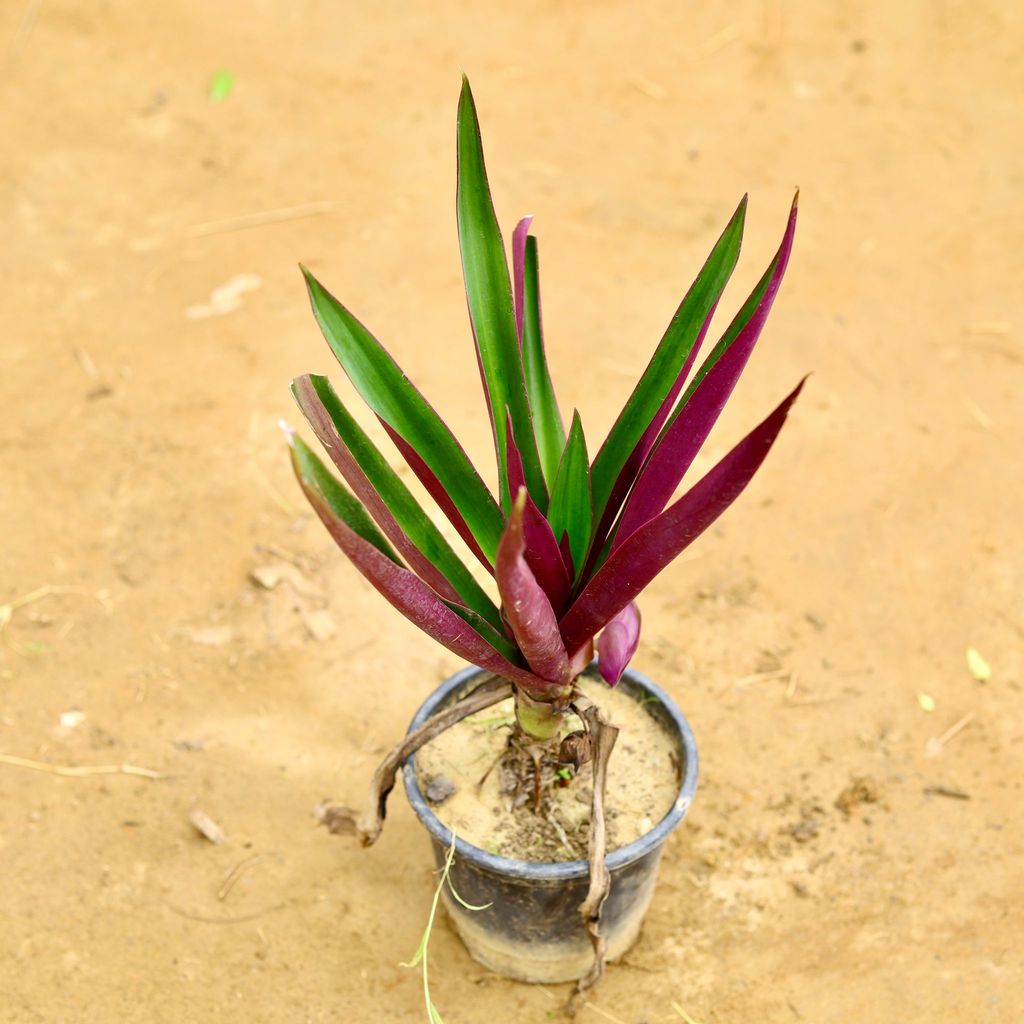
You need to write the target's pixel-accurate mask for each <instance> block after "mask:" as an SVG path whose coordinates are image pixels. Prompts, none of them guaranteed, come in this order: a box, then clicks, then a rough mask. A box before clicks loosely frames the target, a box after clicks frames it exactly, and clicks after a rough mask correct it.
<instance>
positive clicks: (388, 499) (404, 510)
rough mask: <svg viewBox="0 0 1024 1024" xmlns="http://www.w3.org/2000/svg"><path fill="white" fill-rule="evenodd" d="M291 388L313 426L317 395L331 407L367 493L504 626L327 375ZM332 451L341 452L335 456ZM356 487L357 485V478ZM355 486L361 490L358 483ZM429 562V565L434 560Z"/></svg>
mask: <svg viewBox="0 0 1024 1024" xmlns="http://www.w3.org/2000/svg"><path fill="white" fill-rule="evenodd" d="M307 381H308V385H307V383H306V382H307ZM309 390H312V392H313V395H310V394H309ZM292 394H293V395H295V397H296V400H297V401H298V403H299V407H300V408H301V409H302V411H303V413H304V414H305V415H306V418H307V419H308V420H309V421H310V423H311V424H312V425H313V427H314V430H316V429H317V422H314V418H315V417H316V414H317V412H318V410H317V409H316V408H315V401H314V396H315V400H319V405H320V406H321V408H322V410H323V412H326V414H327V416H328V417H329V418H330V422H331V424H333V425H334V429H335V431H336V432H337V437H336V438H335V439H334V447H337V446H338V440H339V439H340V441H341V444H342V445H344V447H345V448H346V449H347V450H348V454H349V455H351V457H352V459H353V460H354V461H355V463H356V464H357V465H358V468H359V469H360V470H362V474H363V477H364V478H365V482H366V483H368V484H369V486H370V487H371V488H372V491H369V492H368V497H371V498H372V497H373V496H374V492H375V493H376V495H377V496H378V498H379V500H380V502H382V503H383V504H384V506H386V509H387V511H388V512H390V515H391V518H392V519H393V523H394V525H396V526H397V527H398V528H399V530H401V532H402V534H404V536H405V538H407V542H411V543H412V544H413V545H414V546H415V549H416V550H418V551H419V552H420V553H421V554H422V555H423V557H424V558H426V559H427V561H428V562H429V563H430V564H431V565H433V566H434V567H436V569H437V570H438V571H439V572H440V573H441V575H442V576H443V577H444V578H445V579H447V580H448V582H449V583H450V584H451V586H452V587H453V588H454V592H453V591H449V593H451V594H452V596H454V594H457V595H458V597H459V598H460V599H461V601H462V603H463V604H465V605H466V606H467V607H468V608H469V609H471V610H472V611H474V612H476V614H477V615H479V616H481V617H482V618H483V619H485V620H486V621H487V622H489V623H490V624H491V626H493V627H494V628H495V629H497V630H499V631H502V630H503V626H502V621H501V614H500V612H499V611H498V608H497V606H496V605H495V603H494V602H493V601H492V600H491V599H490V597H489V596H488V595H487V592H486V591H485V590H484V589H483V587H481V586H480V584H479V583H477V581H476V579H475V578H474V577H473V575H472V573H471V572H470V571H469V570H468V569H467V568H466V566H465V565H464V564H463V562H462V560H461V559H460V558H459V556H458V555H457V554H456V553H455V551H454V550H453V548H452V547H451V545H450V544H449V543H448V541H446V540H445V538H444V536H443V535H442V534H441V531H440V530H439V529H438V528H437V527H436V526H435V525H434V523H433V522H432V521H431V519H430V517H429V516H428V515H427V514H426V512H424V511H423V509H422V508H421V507H420V504H419V502H418V501H417V500H416V499H415V498H414V497H413V495H412V493H411V492H410V491H409V488H408V487H406V486H405V484H404V483H403V482H402V480H401V478H400V477H399V476H398V474H397V473H396V472H395V471H394V469H392V468H391V466H390V464H389V463H388V461H387V459H385V458H384V456H383V455H382V454H381V453H380V451H379V449H378V448H377V446H376V445H375V444H374V443H373V441H371V440H370V438H369V437H368V436H367V434H366V432H365V431H364V430H363V429H362V427H360V426H359V424H358V423H357V422H356V420H355V419H354V418H353V416H352V414H351V413H350V412H349V411H348V410H347V409H346V408H345V406H344V404H343V403H342V401H341V399H340V398H339V397H338V395H337V393H336V392H335V390H334V388H333V387H332V386H331V382H330V381H329V380H328V379H327V378H326V377H323V376H320V375H318V374H308V375H307V377H306V378H299V379H298V380H297V381H295V382H293V383H292ZM311 401H314V405H313V407H312V408H309V407H308V406H309V403H310V402H311ZM320 419H322V413H321V414H320ZM328 430H329V425H328ZM318 436H319V431H318ZM320 440H321V442H323V443H324V445H325V447H328V450H330V448H331V445H330V444H329V443H328V442H330V440H331V439H330V437H329V436H326V437H320ZM332 457H334V458H336V456H332ZM350 468H351V466H350ZM350 482H351V481H350ZM364 486H365V485H364ZM353 487H355V484H354V483H353ZM355 489H356V491H357V493H359V492H358V488H355ZM382 525H383V524H382ZM401 539H402V538H401V536H398V538H397V539H395V543H396V544H399V542H400V541H401ZM416 550H411V551H410V557H412V556H415V554H416ZM410 566H411V567H412V568H413V569H416V566H415V565H412V563H411V562H410ZM426 568H429V566H427V567H426ZM417 571H418V570H417ZM427 582H428V583H431V585H432V586H433V585H434V584H433V583H432V581H431V580H429V579H428V580H427ZM442 582H443V581H442ZM435 589H436V588H435ZM442 596H444V595H442ZM502 653H504V652H502Z"/></svg>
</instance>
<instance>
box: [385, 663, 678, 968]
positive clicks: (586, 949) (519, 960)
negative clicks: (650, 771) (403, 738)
mask: <svg viewBox="0 0 1024 1024" xmlns="http://www.w3.org/2000/svg"><path fill="white" fill-rule="evenodd" d="M588 671H589V670H588ZM481 674H482V673H481V670H480V669H478V668H475V667H473V666H470V667H469V668H466V669H463V670H462V671H461V672H457V673H456V674H455V675H454V676H452V677H451V678H450V679H448V680H446V681H445V682H444V683H442V684H441V686H439V687H438V688H437V689H436V690H435V691H434V692H433V693H432V694H431V696H430V697H429V698H428V699H427V701H426V702H425V703H424V704H423V706H422V707H421V708H420V709H419V711H418V712H417V713H416V717H415V718H413V720H412V724H411V725H410V726H409V730H410V731H412V730H413V729H416V728H418V727H419V726H420V725H422V724H423V722H424V721H426V719H427V718H429V717H430V715H432V714H433V713H434V712H435V711H439V710H441V709H442V708H444V707H447V706H448V705H450V704H453V703H454V702H455V701H457V700H458V699H459V698H460V697H462V696H463V695H464V694H466V693H468V692H469V691H470V690H471V689H473V687H474V686H475V685H476V684H477V682H478V679H479V677H480V675H481ZM618 688H619V690H621V691H624V692H625V693H626V694H628V695H630V696H633V695H635V696H636V697H637V699H638V700H639V699H643V707H644V710H645V711H647V712H648V713H649V714H650V715H651V716H652V717H653V718H654V719H656V720H657V721H658V723H659V724H660V725H661V726H662V727H663V728H664V729H665V730H666V732H668V733H669V734H670V735H671V736H672V737H673V738H674V739H675V741H676V743H677V745H678V755H679V764H680V773H679V774H680V780H679V793H678V795H677V797H676V801H675V803H674V804H673V806H672V809H671V810H670V811H669V812H668V814H666V815H665V817H664V818H662V819H661V821H659V822H658V823H657V824H656V825H655V826H654V828H653V829H651V831H650V832H648V833H647V834H646V835H644V836H641V838H639V839H637V840H635V841H634V842H632V843H629V844H628V845H627V846H623V847H620V848H619V849H618V850H614V851H613V852H612V853H610V854H609V855H608V858H607V861H606V863H607V865H608V870H609V872H610V874H611V879H612V883H611V891H610V893H609V895H608V900H607V902H606V903H605V906H604V913H603V917H602V931H603V932H604V934H605V936H606V938H607V941H608V958H609V959H610V960H615V959H617V958H619V957H621V956H623V955H624V954H625V953H626V952H627V951H628V950H629V948H630V947H631V946H632V945H633V943H634V942H635V941H636V939H637V937H638V936H639V934H640V927H641V925H642V923H643V918H644V914H645V913H646V911H647V907H648V905H649V903H650V901H651V895H652V893H653V891H654V882H655V877H656V875H657V871H658V862H659V860H660V859H661V851H662V847H663V846H664V844H665V841H666V840H667V839H668V837H669V835H670V834H671V833H672V832H673V831H674V830H675V829H676V827H677V826H678V825H679V823H680V822H681V821H682V820H683V817H684V815H685V814H686V812H687V810H688V809H689V807H690V803H691V801H692V800H693V796H694V793H695V792H696V790H697V744H696V742H695V740H694V738H693V732H692V731H691V729H690V726H689V723H688V722H687V721H686V719H685V717H684V716H683V713H682V712H681V711H680V710H679V708H678V707H677V706H676V705H675V703H674V702H673V701H672V699H671V698H670V697H669V696H668V695H667V694H666V693H665V692H664V691H663V690H661V689H660V688H659V687H657V686H655V684H654V683H652V682H651V681H650V680H649V679H647V678H646V677H645V676H643V675H641V674H640V673H639V672H635V671H633V670H632V669H627V670H626V673H625V675H623V677H622V680H621V682H620V683H619V685H618ZM612 763H613V764H614V755H613V761H612ZM403 771H404V778H405V792H406V795H407V796H408V797H409V802H410V803H411V804H412V807H413V810H414V811H415V812H416V815H417V817H418V818H419V819H420V821H421V822H422V823H423V824H424V826H425V827H426V829H427V831H428V832H429V833H430V838H431V843H432V845H433V850H434V860H435V862H436V863H437V864H438V866H441V865H442V864H443V863H444V861H445V858H446V857H447V854H448V851H449V849H450V848H451V843H452V834H451V832H450V831H449V830H448V829H447V828H446V827H445V826H444V825H443V824H442V823H441V822H440V821H439V820H438V818H437V816H436V815H435V814H434V812H433V811H432V810H431V809H430V805H429V804H428V803H427V801H426V800H425V798H424V797H423V794H422V793H421V792H420V788H419V785H418V783H417V781H416V761H415V757H412V758H410V759H409V760H408V761H407V762H406V764H405V767H404V769H403ZM451 880H452V884H453V885H454V886H455V890H456V891H457V892H458V894H459V895H460V896H461V897H462V898H463V899H464V900H465V901H466V902H467V903H471V904H473V905H474V906H481V905H483V904H490V906H489V907H488V908H487V909H485V910H476V911H470V910H467V909H465V908H464V907H462V906H461V905H460V904H459V903H458V902H456V901H455V900H453V899H452V898H451V895H450V894H449V893H448V892H447V890H446V891H445V894H444V897H445V905H446V907H447V910H448V913H449V916H450V917H451V919H452V921H453V922H454V924H455V927H456V929H457V930H458V932H459V935H460V936H461V938H462V941H463V942H464V943H465V945H466V948H467V949H468V950H469V952H470V954H471V955H472V956H473V958H474V959H475V960H478V961H479V962H480V963H482V964H483V965H484V966H485V967H489V968H490V969H491V970H493V971H497V972H498V973H500V974H504V975H506V976H508V977H512V978H518V979H520V980H522V981H534V982H560V981H572V980H574V979H576V978H578V977H580V976H581V975H582V974H584V973H585V972H586V971H587V969H588V968H589V967H590V965H591V962H592V960H593V953H592V949H591V945H590V941H589V939H588V937H587V935H586V932H585V931H584V928H583V923H582V921H581V918H580V914H579V905H580V903H582V902H583V898H584V896H585V895H586V891H587V880H588V879H587V864H586V861H583V860H573V861H561V862H558V863H540V862H534V861H523V860H512V859H510V858H507V857H499V856H497V855H495V854H492V853H487V852H486V851H485V850H480V849H478V848H477V847H475V846H471V845H470V844H469V843H467V842H465V841H464V840H463V839H456V841H455V858H454V861H453V863H452V868H451Z"/></svg>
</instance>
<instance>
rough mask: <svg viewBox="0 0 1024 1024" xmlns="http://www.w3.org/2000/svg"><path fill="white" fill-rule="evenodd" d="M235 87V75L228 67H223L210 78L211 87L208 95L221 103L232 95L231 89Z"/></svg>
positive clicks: (215, 101)
mask: <svg viewBox="0 0 1024 1024" xmlns="http://www.w3.org/2000/svg"><path fill="white" fill-rule="evenodd" d="M234 87H235V76H234V75H233V74H232V73H231V72H230V71H228V70H227V69H226V68H222V69H221V70H220V71H218V72H217V73H216V74H215V75H214V76H213V78H211V79H210V89H209V92H208V93H207V95H208V96H209V97H210V99H211V100H213V102H214V103H220V102H221V101H222V100H226V99H227V98H228V97H229V96H230V95H231V90H232V89H234Z"/></svg>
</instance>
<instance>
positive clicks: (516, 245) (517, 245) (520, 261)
mask: <svg viewBox="0 0 1024 1024" xmlns="http://www.w3.org/2000/svg"><path fill="white" fill-rule="evenodd" d="M532 223H533V216H532V215H531V216H528V217H523V219H522V220H520V222H519V223H518V224H517V225H516V227H515V230H514V231H513V232H512V290H513V304H514V306H515V311H516V336H517V337H518V338H519V348H520V351H521V350H522V347H523V291H524V289H525V281H524V271H523V265H524V263H525V262H526V236H527V234H528V233H529V231H530V225H531V224H532Z"/></svg>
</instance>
